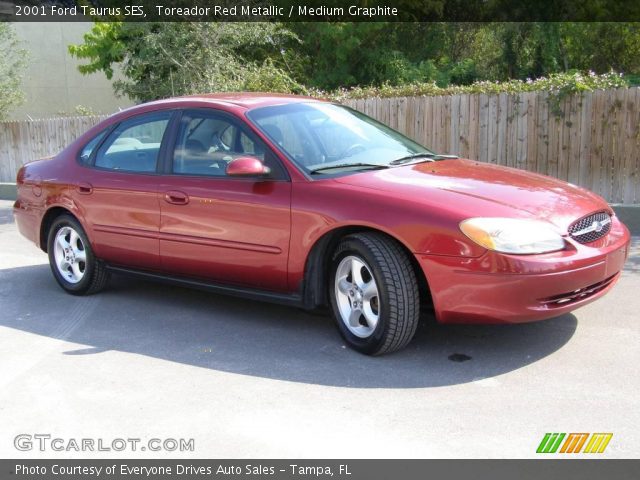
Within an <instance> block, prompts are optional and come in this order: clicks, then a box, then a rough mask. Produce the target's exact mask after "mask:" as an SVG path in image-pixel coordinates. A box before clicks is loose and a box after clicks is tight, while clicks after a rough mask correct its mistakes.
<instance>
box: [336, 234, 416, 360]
mask: <svg viewBox="0 0 640 480" xmlns="http://www.w3.org/2000/svg"><path fill="white" fill-rule="evenodd" d="M329 299H330V302H331V308H332V310H333V314H334V317H335V320H336V325H337V326H338V330H339V331H340V334H341V335H342V337H343V338H344V339H345V341H346V342H347V343H348V344H349V346H350V347H352V348H353V349H355V350H357V351H359V352H361V353H364V354H367V355H382V354H385V353H391V352H394V351H396V350H400V349H401V348H403V347H405V346H406V345H407V344H408V343H409V342H410V341H411V339H412V338H413V336H414V335H415V333H416V329H417V327H418V320H419V318H420V294H419V291H418V281H417V279H416V275H415V272H414V271H413V267H412V265H411V261H410V259H409V257H408V255H407V253H406V252H405V251H404V249H403V248H402V247H401V245H399V244H398V243H397V242H396V241H395V240H393V239H391V238H389V237H387V236H386V235H384V234H380V233H358V234H354V235H349V236H347V237H345V238H344V239H343V240H342V241H341V242H340V244H339V245H338V247H337V248H336V250H335V252H334V254H333V258H332V263H331V272H330V276H329Z"/></svg>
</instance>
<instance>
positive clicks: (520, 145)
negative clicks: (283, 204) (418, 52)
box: [0, 88, 640, 204]
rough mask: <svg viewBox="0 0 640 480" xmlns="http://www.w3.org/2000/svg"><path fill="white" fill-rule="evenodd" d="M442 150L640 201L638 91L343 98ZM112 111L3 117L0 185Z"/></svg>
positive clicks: (614, 200) (627, 201)
mask: <svg viewBox="0 0 640 480" xmlns="http://www.w3.org/2000/svg"><path fill="white" fill-rule="evenodd" d="M345 103H346V104H347V105H350V106H352V107H354V108H356V109H358V110H360V111H362V112H364V113H366V114H368V115H370V116H372V117H374V118H376V119H378V120H380V121H382V122H383V123H386V124H387V125H390V126H391V127H393V128H396V129H398V130H400V131H401V132H403V133H405V134H406V135H408V136H409V137H411V138H413V139H415V140H416V141H418V142H419V143H422V144H424V145H425V146H427V147H430V148H433V149H434V150H435V151H437V152H440V153H453V154H457V155H460V156H461V157H465V158H471V159H474V160H480V161H482V162H490V163H495V164H499V165H506V166H510V167H517V168H522V169H526V170H530V171H534V172H539V173H543V174H546V175H551V176H554V177H557V178H560V179H562V180H566V181H569V182H571V183H574V184H577V185H581V186H584V187H586V188H588V189H590V190H592V191H594V192H596V193H598V194H600V195H602V196H603V197H604V198H605V199H607V200H608V201H609V202H612V203H624V204H640V89H639V88H630V89H617V90H606V91H596V92H585V93H583V94H581V95H575V96H571V97H566V98H563V99H561V100H560V101H558V100H557V99H555V100H554V98H553V97H550V96H549V94H547V93H544V92H542V93H541V92H535V93H521V94H517V95H509V94H499V95H453V96H447V97H411V98H383V99H381V98H369V99H364V100H348V101H346V102H345ZM103 118H104V117H101V116H96V117H73V118H71V117H69V118H54V119H48V120H35V121H29V122H27V121H25V122H4V123H0V181H2V182H12V181H14V180H15V176H16V172H17V170H18V168H19V167H20V165H22V164H23V163H25V162H26V161H30V160H33V159H36V158H39V157H43V156H47V155H52V154H55V153H56V152H58V151H60V150H61V149H62V148H63V147H64V146H65V145H67V144H68V143H69V142H71V141H72V140H74V139H75V138H77V137H78V136H79V135H80V134H82V133H83V132H84V131H86V130H87V129H88V128H90V127H91V126H92V125H94V124H96V123H97V122H98V121H100V120H102V119H103Z"/></svg>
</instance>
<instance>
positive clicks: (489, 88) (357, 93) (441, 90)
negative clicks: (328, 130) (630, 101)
mask: <svg viewBox="0 0 640 480" xmlns="http://www.w3.org/2000/svg"><path fill="white" fill-rule="evenodd" d="M464 71H465V69H464V68H462V69H461V72H464ZM467 71H468V70H467ZM628 86H629V82H628V81H627V79H626V78H625V77H624V76H623V74H622V73H615V72H610V73H605V74H602V75H596V74H595V73H593V72H588V73H581V72H571V73H558V74H552V75H549V76H547V77H540V78H537V79H535V80H531V79H527V80H508V81H506V82H490V81H476V82H474V83H472V84H470V85H450V86H446V87H439V86H438V85H437V84H436V82H425V83H410V84H407V85H400V86H391V85H383V86H381V87H355V88H352V89H339V90H334V91H332V92H322V91H315V92H314V95H316V96H321V97H324V98H331V99H333V100H336V101H341V100H348V99H358V98H371V97H379V98H390V97H423V96H424V97H435V96H439V95H458V94H464V93H467V94H480V93H484V94H488V95H495V94H498V93H512V94H516V93H522V92H537V91H548V92H549V93H550V94H551V95H552V96H554V97H559V98H561V97H564V96H565V95H571V94H573V93H580V92H591V91H593V90H607V89H611V88H622V87H628Z"/></svg>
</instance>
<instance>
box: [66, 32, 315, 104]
mask: <svg viewBox="0 0 640 480" xmlns="http://www.w3.org/2000/svg"><path fill="white" fill-rule="evenodd" d="M297 41H298V39H297V37H296V36H295V35H294V34H292V33H291V32H290V31H288V30H287V29H286V28H284V27H283V26H282V25H278V24H272V23H258V22H256V23H222V22H221V23H117V22H114V23H96V24H95V26H94V27H93V28H92V30H91V31H90V32H88V33H87V34H86V35H85V36H84V43H83V44H81V45H71V46H70V47H69V51H70V53H71V54H72V55H74V56H76V57H77V58H80V59H85V60H88V61H89V63H87V64H84V65H81V66H80V67H79V68H80V71H81V72H82V73H85V74H87V73H93V72H97V71H103V72H104V73H105V74H106V75H107V77H108V78H112V77H113V74H114V65H118V66H119V68H120V69H121V71H122V74H123V77H124V78H122V79H117V80H116V81H114V89H115V91H116V93H118V94H120V95H127V96H129V97H131V98H132V99H135V100H140V101H147V100H153V99H158V98H165V97H170V96H175V95H184V94H194V93H205V92H220V91H238V90H254V91H255V90H264V91H285V92H290V91H303V90H304V88H303V87H302V86H301V85H299V84H298V83H297V82H295V81H294V80H293V78H292V76H291V74H290V73H289V71H288V70H289V66H288V63H287V50H288V49H290V47H291V45H293V44H295V43H296V42H297Z"/></svg>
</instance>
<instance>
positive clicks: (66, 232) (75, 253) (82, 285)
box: [47, 215, 110, 295]
mask: <svg viewBox="0 0 640 480" xmlns="http://www.w3.org/2000/svg"><path fill="white" fill-rule="evenodd" d="M47 252H48V254H49V265H50V266H51V271H52V272H53V276H54V277H55V279H56V281H57V282H58V284H59V285H60V286H61V287H62V288H63V289H64V290H65V291H66V292H68V293H71V294H73V295H91V294H92V293H97V292H99V291H100V290H102V289H103V288H104V287H105V286H106V285H107V283H108V281H109V277H110V275H109V272H108V270H107V269H106V267H105V265H104V264H103V263H102V262H100V261H99V260H98V259H97V258H96V257H95V255H94V253H93V250H92V249H91V244H90V243H89V238H88V237H87V234H86V233H85V232H84V230H83V228H82V226H81V225H80V223H79V222H78V221H77V220H76V219H75V218H73V217H72V216H71V215H61V216H59V217H57V218H56V219H55V220H54V221H53V223H52V224H51V228H50V229H49V236H48V238H47Z"/></svg>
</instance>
